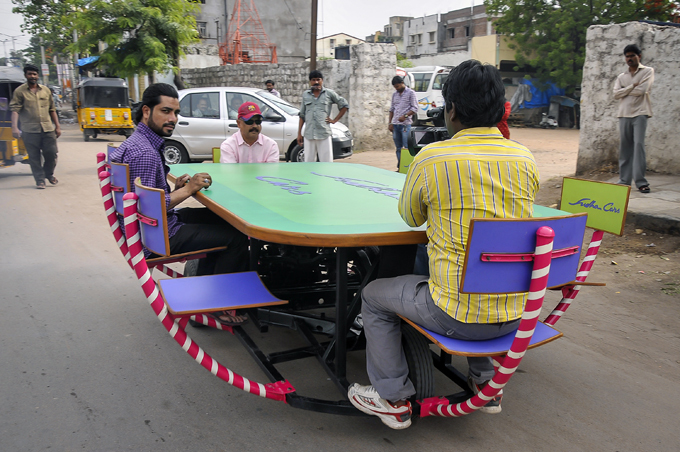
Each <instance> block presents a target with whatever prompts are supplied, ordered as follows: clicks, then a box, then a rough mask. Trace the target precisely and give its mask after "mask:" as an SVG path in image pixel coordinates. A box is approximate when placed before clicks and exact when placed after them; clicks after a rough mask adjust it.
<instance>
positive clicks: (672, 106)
mask: <svg viewBox="0 0 680 452" xmlns="http://www.w3.org/2000/svg"><path fill="white" fill-rule="evenodd" d="M586 39H587V42H586V61H585V65H584V67H583V83H582V85H581V88H582V94H581V137H580V142H579V154H578V160H577V165H576V174H584V173H586V172H588V171H591V170H594V169H597V168H600V167H603V166H606V165H614V167H618V148H619V131H618V119H617V117H616V113H617V107H618V101H617V100H615V99H614V98H613V95H612V90H613V88H614V82H615V81H616V77H617V76H618V75H619V74H620V73H622V72H623V71H625V70H627V66H626V64H625V61H624V57H623V48H624V47H625V46H626V45H627V44H637V45H638V46H639V47H640V49H641V50H642V64H644V65H645V66H651V67H653V68H654V71H655V80H654V84H653V85H652V89H651V93H650V98H651V102H652V112H653V117H652V118H650V119H649V122H648V123H647V136H646V140H645V147H646V152H647V168H648V169H649V170H652V171H656V172H659V173H666V174H680V158H678V154H679V153H678V143H680V127H678V124H680V90H678V85H680V52H679V51H678V49H680V28H676V27H663V26H657V25H651V24H645V23H639V22H629V23H625V24H617V25H606V26H604V25H595V26H592V27H590V28H588V33H587V35H586Z"/></svg>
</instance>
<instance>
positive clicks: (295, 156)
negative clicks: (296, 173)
mask: <svg viewBox="0 0 680 452" xmlns="http://www.w3.org/2000/svg"><path fill="white" fill-rule="evenodd" d="M290 161H291V162H304V161H305V149H304V148H303V147H302V146H300V145H299V144H296V145H295V147H294V148H293V150H292V151H290Z"/></svg>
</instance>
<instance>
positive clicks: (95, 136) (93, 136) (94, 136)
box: [92, 130, 97, 139]
mask: <svg viewBox="0 0 680 452" xmlns="http://www.w3.org/2000/svg"><path fill="white" fill-rule="evenodd" d="M92 138H95V139H96V138H97V131H96V130H95V131H94V133H93V134H92Z"/></svg>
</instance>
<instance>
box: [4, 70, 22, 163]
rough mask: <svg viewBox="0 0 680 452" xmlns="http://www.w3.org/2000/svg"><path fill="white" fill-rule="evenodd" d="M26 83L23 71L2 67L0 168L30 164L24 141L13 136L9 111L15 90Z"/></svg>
mask: <svg viewBox="0 0 680 452" xmlns="http://www.w3.org/2000/svg"><path fill="white" fill-rule="evenodd" d="M25 82H26V79H25V78H24V73H23V71H22V70H21V69H19V68H17V67H6V66H4V67H1V66H0V168H4V167H6V166H12V165H14V164H15V163H17V162H22V163H28V153H27V152H26V147H25V146H24V140H22V139H21V138H19V139H16V138H14V137H13V136H12V112H11V111H10V110H9V103H10V101H11V100H12V95H13V94H14V90H15V89H17V88H18V87H19V86H20V85H22V84H23V83H25Z"/></svg>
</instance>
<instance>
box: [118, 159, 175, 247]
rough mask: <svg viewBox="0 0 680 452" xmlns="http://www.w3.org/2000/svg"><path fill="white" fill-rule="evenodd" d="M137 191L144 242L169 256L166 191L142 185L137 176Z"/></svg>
mask: <svg viewBox="0 0 680 452" xmlns="http://www.w3.org/2000/svg"><path fill="white" fill-rule="evenodd" d="M126 166H127V165H126ZM135 193H136V194H137V196H138V198H139V201H138V202H137V213H138V216H139V220H140V221H139V226H140V230H141V238H142V243H143V244H144V246H145V247H146V248H147V249H148V250H149V251H151V252H153V253H156V254H158V255H160V256H169V255H170V242H169V238H168V215H167V210H166V208H165V191H163V190H161V189H160V188H151V187H146V186H144V185H142V183H141V180H140V178H137V179H136V180H135ZM140 214H141V215H140ZM153 223H155V224H153Z"/></svg>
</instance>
